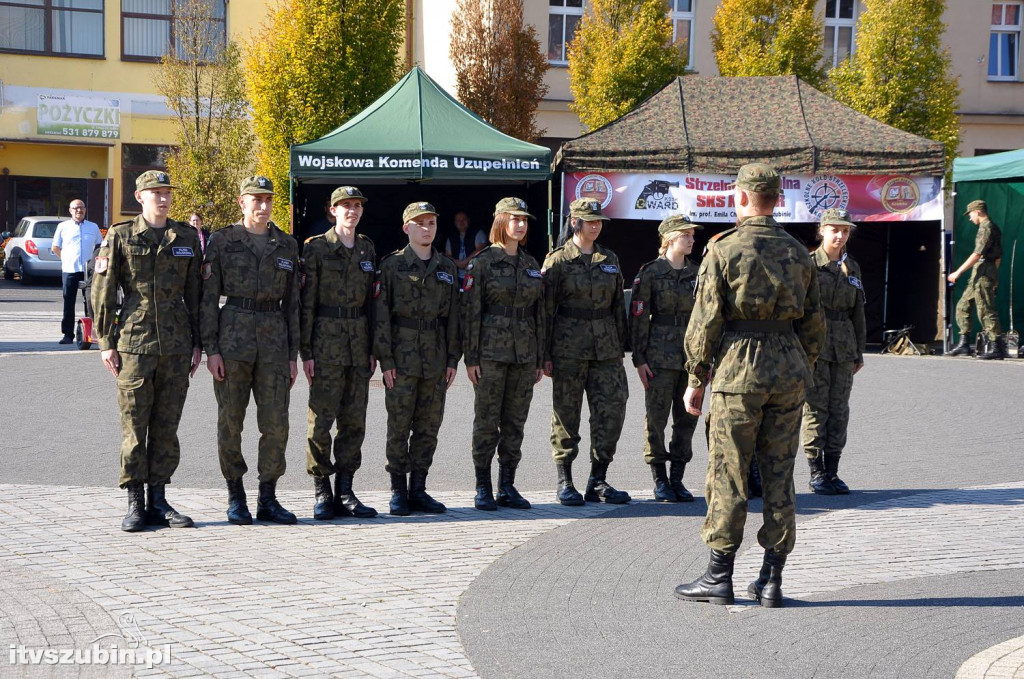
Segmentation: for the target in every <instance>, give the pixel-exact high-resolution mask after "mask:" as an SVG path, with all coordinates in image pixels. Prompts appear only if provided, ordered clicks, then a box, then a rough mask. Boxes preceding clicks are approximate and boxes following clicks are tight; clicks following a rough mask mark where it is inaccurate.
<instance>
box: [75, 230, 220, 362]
mask: <svg viewBox="0 0 1024 679" xmlns="http://www.w3.org/2000/svg"><path fill="white" fill-rule="evenodd" d="M201 258H202V253H201V252H200V250H199V238H198V237H197V236H196V232H195V229H193V228H192V227H191V226H189V225H188V224H183V223H181V222H175V221H173V220H170V219H168V220H167V230H166V232H165V233H164V234H163V240H162V241H161V240H160V237H159V236H157V234H156V232H154V231H153V230H152V229H150V228H149V226H147V225H146V221H145V220H144V219H143V218H142V216H141V215H139V216H138V217H136V218H135V219H133V220H131V221H129V222H121V223H119V224H115V225H114V226H112V227H111V228H110V230H109V231H107V237H106V238H104V239H103V243H102V244H101V245H100V251H99V254H97V256H96V264H95V273H94V275H93V278H92V308H93V318H94V320H95V321H96V327H95V329H94V332H95V334H96V336H97V337H98V338H99V345H100V349H103V350H107V349H114V348H116V349H117V350H118V351H123V352H125V353H129V354H152V355H159V356H169V355H175V354H190V353H192V349H193V348H195V347H198V346H199V286H200V283H199V267H200V263H201V261H202V260H201ZM118 288H120V289H121V290H123V291H124V302H123V303H122V305H121V310H120V312H118V309H117V291H118ZM115 318H117V319H118V320H117V321H116V322H115Z"/></svg>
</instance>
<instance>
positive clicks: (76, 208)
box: [50, 198, 103, 344]
mask: <svg viewBox="0 0 1024 679" xmlns="http://www.w3.org/2000/svg"><path fill="white" fill-rule="evenodd" d="M69 212H70V213H71V219H65V220H64V221H63V222H61V223H60V224H58V225H57V231H56V232H54V234H53V245H52V246H51V247H50V249H51V250H53V253H54V254H55V255H57V256H58V257H60V270H61V278H62V279H63V280H64V285H63V292H64V316H63V318H62V319H61V322H60V330H61V332H62V333H64V336H63V337H62V338H61V340H60V344H71V343H72V342H74V341H75V299H76V298H77V297H78V284H79V283H80V282H81V281H84V280H85V271H86V267H87V266H88V264H89V261H90V260H91V259H92V258H93V255H94V254H95V253H96V248H97V247H98V246H99V244H100V241H101V240H103V237H102V236H101V235H100V227H98V226H96V224H95V223H94V222H90V221H88V220H87V219H86V218H85V202H84V201H83V200H81V199H80V198H76V199H74V200H73V201H71V208H70V210H69Z"/></svg>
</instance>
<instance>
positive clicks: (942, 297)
mask: <svg viewBox="0 0 1024 679" xmlns="http://www.w3.org/2000/svg"><path fill="white" fill-rule="evenodd" d="M939 195H943V196H944V195H946V178H945V177H943V178H942V180H941V183H940V184H939ZM953 195H954V196H955V195H956V190H955V187H954V192H953ZM954 205H955V203H954ZM948 292H949V286H948V285H946V211H945V210H943V211H942V217H940V218H939V307H940V308H941V309H942V353H946V352H947V351H949V332H947V329H946V324H947V323H948V321H949V317H948V316H947V313H946V295H947V294H948Z"/></svg>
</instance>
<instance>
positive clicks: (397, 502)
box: [388, 472, 409, 516]
mask: <svg viewBox="0 0 1024 679" xmlns="http://www.w3.org/2000/svg"><path fill="white" fill-rule="evenodd" d="M388 513H390V514H391V515H392V516H409V486H408V483H407V482H406V477H405V474H395V473H394V472H392V473H391V502H390V506H389V508H388Z"/></svg>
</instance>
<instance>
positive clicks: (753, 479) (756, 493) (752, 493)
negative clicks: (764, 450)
mask: <svg viewBox="0 0 1024 679" xmlns="http://www.w3.org/2000/svg"><path fill="white" fill-rule="evenodd" d="M763 495H764V486H763V485H762V483H761V468H760V467H758V466H757V458H756V457H754V458H752V459H751V460H750V469H749V470H748V471H747V499H748V500H749V499H751V498H755V497H762V496H763Z"/></svg>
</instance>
